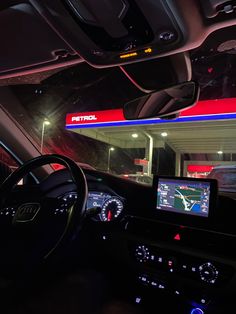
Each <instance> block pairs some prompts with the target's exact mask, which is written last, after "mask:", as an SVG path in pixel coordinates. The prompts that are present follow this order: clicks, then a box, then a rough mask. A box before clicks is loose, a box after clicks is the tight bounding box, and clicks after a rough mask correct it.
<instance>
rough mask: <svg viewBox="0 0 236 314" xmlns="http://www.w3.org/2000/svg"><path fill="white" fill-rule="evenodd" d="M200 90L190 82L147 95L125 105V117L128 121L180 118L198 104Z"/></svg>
mask: <svg viewBox="0 0 236 314" xmlns="http://www.w3.org/2000/svg"><path fill="white" fill-rule="evenodd" d="M199 90H200V89H199V86H198V85H197V84H196V83H195V82H193V81H190V82H185V83H182V84H179V85H176V86H172V87H170V88H167V89H164V90H161V91H156V92H153V93H150V94H147V95H145V96H142V97H140V98H137V99H135V100H132V101H131V102H128V103H127V104H125V106H124V109H123V111H124V117H125V119H126V120H136V119H148V118H153V117H157V118H158V117H159V118H162V117H163V118H165V119H169V118H175V117H178V115H179V113H180V112H181V111H183V110H186V109H188V108H190V107H192V106H194V105H195V104H196V102H197V101H198V97H199Z"/></svg>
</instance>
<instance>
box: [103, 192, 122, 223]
mask: <svg viewBox="0 0 236 314" xmlns="http://www.w3.org/2000/svg"><path fill="white" fill-rule="evenodd" d="M123 208H124V205H123V203H122V201H121V200H120V199H119V198H118V197H111V198H109V199H108V200H107V201H106V202H105V203H104V204H103V206H102V210H101V214H100V216H101V220H102V221H111V220H114V219H115V218H117V217H118V216H119V215H120V213H121V212H122V210H123Z"/></svg>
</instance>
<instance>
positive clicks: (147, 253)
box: [131, 244, 233, 286]
mask: <svg viewBox="0 0 236 314" xmlns="http://www.w3.org/2000/svg"><path fill="white" fill-rule="evenodd" d="M131 252H132V256H133V258H134V259H135V261H136V263H138V264H140V265H145V266H147V267H148V268H150V269H153V270H154V271H158V272H162V273H168V274H170V276H172V275H179V276H181V278H186V279H192V280H195V281H198V282H201V283H202V284H205V285H209V286H211V285H220V284H222V283H223V282H224V281H226V280H228V279H230V278H231V276H232V275H233V268H232V267H231V266H229V265H224V264H221V263H218V262H215V261H211V260H210V261H209V260H205V259H202V258H198V257H193V256H190V255H186V254H182V253H179V252H175V253H173V252H170V251H167V250H164V249H162V248H157V247H154V246H149V245H145V244H138V245H133V246H132V247H131Z"/></svg>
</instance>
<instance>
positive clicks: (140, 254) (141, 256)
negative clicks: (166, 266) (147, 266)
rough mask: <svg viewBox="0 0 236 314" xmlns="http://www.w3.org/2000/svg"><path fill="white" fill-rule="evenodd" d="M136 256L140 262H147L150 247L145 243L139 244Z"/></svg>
mask: <svg viewBox="0 0 236 314" xmlns="http://www.w3.org/2000/svg"><path fill="white" fill-rule="evenodd" d="M135 257H136V259H137V261H138V262H140V263H145V262H146V261H148V260H149V258H150V252H149V249H148V248H147V247H146V246H145V245H139V246H137V247H136V250H135Z"/></svg>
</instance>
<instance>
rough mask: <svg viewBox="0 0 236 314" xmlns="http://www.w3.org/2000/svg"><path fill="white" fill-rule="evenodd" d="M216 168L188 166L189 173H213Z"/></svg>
mask: <svg viewBox="0 0 236 314" xmlns="http://www.w3.org/2000/svg"><path fill="white" fill-rule="evenodd" d="M213 168H214V166H208V165H188V167H187V170H188V172H211V170H212V169H213Z"/></svg>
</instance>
